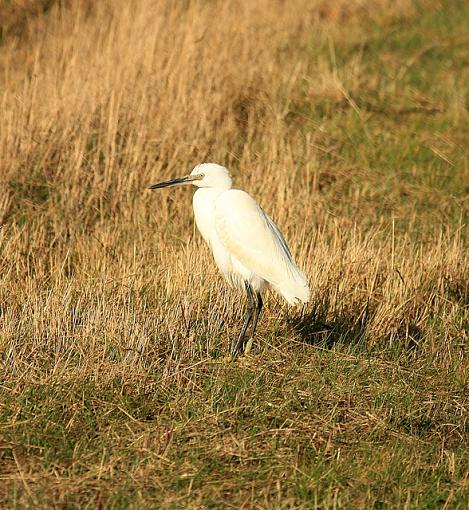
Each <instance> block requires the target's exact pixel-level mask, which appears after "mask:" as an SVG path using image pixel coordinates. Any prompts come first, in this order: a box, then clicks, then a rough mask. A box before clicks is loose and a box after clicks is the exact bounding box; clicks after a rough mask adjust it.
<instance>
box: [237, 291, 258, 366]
mask: <svg viewBox="0 0 469 510" xmlns="http://www.w3.org/2000/svg"><path fill="white" fill-rule="evenodd" d="M244 286H245V288H246V295H247V298H248V303H247V307H246V315H245V317H244V324H243V327H242V329H241V332H240V333H239V336H238V339H237V340H236V342H233V345H232V346H231V355H232V356H237V355H238V354H239V353H240V352H241V351H242V350H243V348H244V338H245V337H246V330H247V329H248V327H249V324H251V321H252V317H253V315H255V314H256V309H257V308H256V301H255V297H254V291H253V290H252V287H251V285H250V284H249V283H248V282H244Z"/></svg>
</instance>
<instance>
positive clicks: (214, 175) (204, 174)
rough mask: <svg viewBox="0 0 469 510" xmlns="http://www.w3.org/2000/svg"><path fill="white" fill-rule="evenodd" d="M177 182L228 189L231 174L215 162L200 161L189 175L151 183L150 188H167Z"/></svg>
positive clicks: (200, 186)
mask: <svg viewBox="0 0 469 510" xmlns="http://www.w3.org/2000/svg"><path fill="white" fill-rule="evenodd" d="M178 184H193V185H194V186H197V187H198V188H217V189H224V190H226V189H230V188H231V175H230V172H228V170H227V169H226V168H225V167H224V166H221V165H217V164H216V163H202V164H201V165H197V166H196V167H195V168H194V169H193V170H192V172H191V173H190V174H189V175H185V176H184V177H178V178H177V179H172V180H171V181H165V182H160V183H158V184H153V186H150V189H158V188H167V187H168V186H176V185H178Z"/></svg>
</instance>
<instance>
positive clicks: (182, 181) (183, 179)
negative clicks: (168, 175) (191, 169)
mask: <svg viewBox="0 0 469 510" xmlns="http://www.w3.org/2000/svg"><path fill="white" fill-rule="evenodd" d="M191 180H192V179H191V176H190V175H185V176H184V177H178V178H177V179H172V180H171V181H165V182H160V183H158V184H153V186H150V188H149V189H159V188H167V187H169V186H177V185H178V184H186V183H188V182H190V181H191Z"/></svg>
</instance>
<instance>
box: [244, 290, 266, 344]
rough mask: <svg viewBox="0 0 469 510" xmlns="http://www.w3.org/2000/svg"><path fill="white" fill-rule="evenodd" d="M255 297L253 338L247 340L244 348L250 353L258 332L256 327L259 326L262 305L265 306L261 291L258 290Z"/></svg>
mask: <svg viewBox="0 0 469 510" xmlns="http://www.w3.org/2000/svg"><path fill="white" fill-rule="evenodd" d="M255 298H256V305H255V308H254V317H253V318H252V329H251V338H250V339H249V340H248V341H247V343H246V347H245V348H244V353H245V354H249V352H250V351H251V347H252V342H253V341H254V333H255V332H256V327H257V320H258V319H259V315H260V313H261V311H262V306H263V302H262V296H261V293H260V292H256V295H255Z"/></svg>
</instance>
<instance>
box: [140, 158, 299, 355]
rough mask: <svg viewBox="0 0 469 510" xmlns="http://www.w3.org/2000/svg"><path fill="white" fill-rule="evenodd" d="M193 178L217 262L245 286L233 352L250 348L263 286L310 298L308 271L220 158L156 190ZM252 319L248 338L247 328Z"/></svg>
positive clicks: (198, 212)
mask: <svg viewBox="0 0 469 510" xmlns="http://www.w3.org/2000/svg"><path fill="white" fill-rule="evenodd" d="M186 183H191V184H193V185H194V186H196V187H197V188H199V189H198V190H197V191H196V192H195V193H194V197H193V202H192V205H193V208H194V215H195V221H196V224H197V227H198V229H199V231H200V233H201V234H202V237H203V238H204V239H205V241H206V242H207V243H208V245H209V246H210V248H211V250H212V253H213V257H214V259H215V263H216V264H217V266H218V268H219V269H220V271H221V272H222V273H223V275H224V277H225V278H226V280H227V281H228V283H229V284H231V285H232V286H233V287H237V288H240V289H243V290H245V291H246V295H247V299H248V303H247V309H246V316H245V319H244V324H243V327H242V329H241V332H240V334H239V336H238V338H237V339H236V340H235V341H234V342H233V344H232V347H231V355H232V356H233V357H234V356H236V355H238V354H239V353H240V352H241V351H243V350H244V352H245V353H247V352H249V350H250V349H251V346H252V341H253V335H254V332H255V330H256V326H257V320H258V318H259V314H260V313H261V310H262V305H263V303H262V295H261V293H262V291H263V290H264V289H265V288H268V287H271V288H272V289H274V290H275V291H277V292H278V293H279V294H280V295H282V296H283V297H284V298H285V299H286V300H287V301H288V303H289V304H290V305H295V304H297V303H299V302H302V303H306V302H308V301H309V287H308V282H307V280H306V278H305V275H304V274H303V273H302V272H301V271H300V269H298V267H297V266H296V264H295V263H294V262H293V258H292V255H291V252H290V250H289V248H288V246H287V243H286V242H285V239H284V238H283V236H282V234H281V232H280V231H279V229H278V228H277V226H276V225H275V223H274V222H273V221H272V220H271V219H270V217H269V216H267V214H266V213H265V212H264V211H263V210H262V209H261V208H260V207H259V206H258V205H257V203H256V201H255V200H254V199H253V198H252V197H251V196H249V195H248V194H247V193H246V192H245V191H242V190H239V189H232V187H231V186H232V180H231V175H230V173H229V172H228V170H227V169H226V168H225V167H223V166H221V165H217V164H215V163H203V164H201V165H197V166H196V167H195V168H194V169H193V170H192V172H191V173H190V174H189V175H186V176H184V177H180V178H177V179H173V180H171V181H166V182H161V183H159V184H154V185H153V186H151V187H150V188H151V189H157V188H166V187H168V186H175V185H177V184H186ZM251 323H252V329H251V336H250V339H249V341H248V342H247V343H246V341H245V338H246V331H247V329H248V327H249V325H250V324H251Z"/></svg>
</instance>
